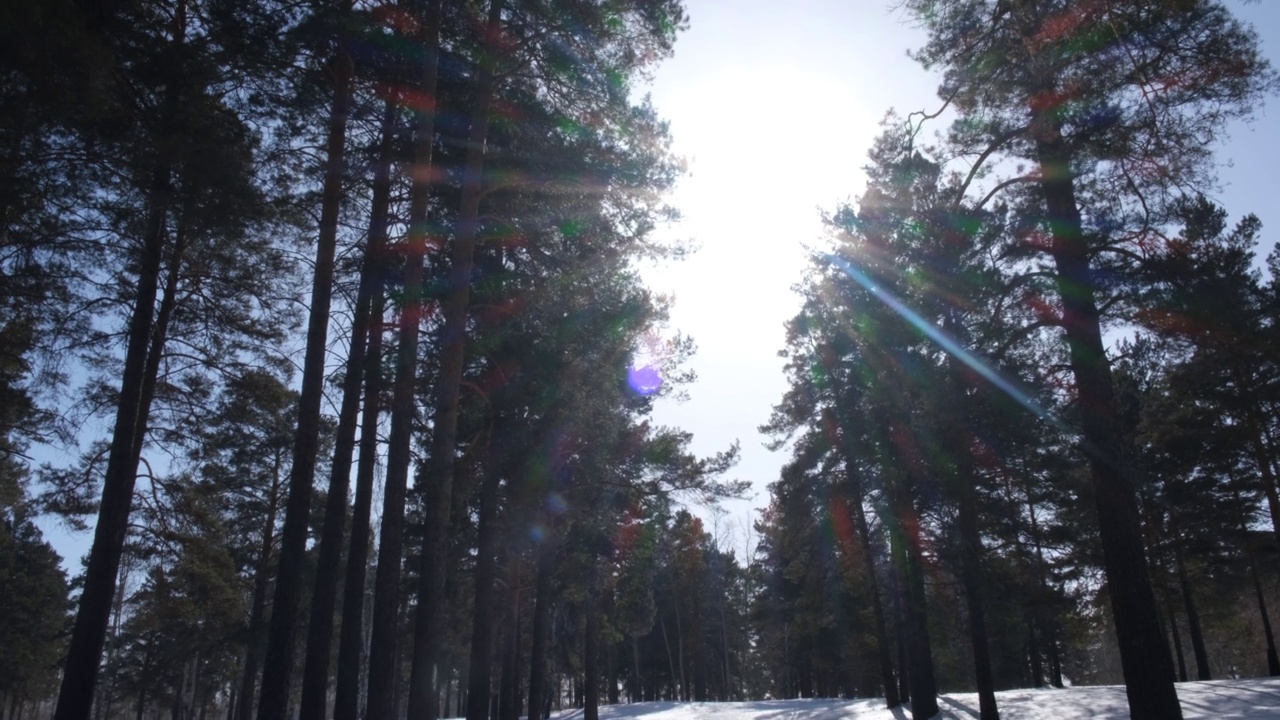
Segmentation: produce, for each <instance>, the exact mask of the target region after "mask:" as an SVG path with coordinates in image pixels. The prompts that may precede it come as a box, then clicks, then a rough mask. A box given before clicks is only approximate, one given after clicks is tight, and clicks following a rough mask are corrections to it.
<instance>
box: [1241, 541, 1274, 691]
mask: <svg viewBox="0 0 1280 720" xmlns="http://www.w3.org/2000/svg"><path fill="white" fill-rule="evenodd" d="M1246 542H1247V539H1246ZM1249 574H1250V575H1252V576H1253V592H1254V594H1255V595H1256V596H1257V598H1258V614H1259V615H1260V616H1261V617H1262V631H1263V633H1264V634H1265V635H1266V640H1267V674H1268V675H1270V676H1271V677H1276V676H1280V656H1278V655H1277V654H1276V640H1275V635H1273V634H1272V632H1271V616H1270V615H1269V614H1268V613H1267V601H1266V599H1265V597H1264V596H1263V593H1262V580H1261V578H1259V577H1258V559H1257V558H1256V557H1255V556H1254V554H1253V552H1252V551H1250V552H1249Z"/></svg>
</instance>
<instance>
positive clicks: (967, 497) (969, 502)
mask: <svg viewBox="0 0 1280 720" xmlns="http://www.w3.org/2000/svg"><path fill="white" fill-rule="evenodd" d="M946 329H947V330H948V331H949V332H950V334H951V336H952V337H958V336H959V334H960V328H959V322H957V321H956V319H955V317H954V316H950V317H948V318H947V321H946ZM948 372H949V374H950V376H951V377H950V380H951V383H950V384H951V401H952V403H953V413H952V417H951V418H950V420H951V423H950V427H949V428H948V430H947V432H948V434H949V436H950V438H949V439H950V443H949V444H950V445H951V454H952V462H953V464H954V467H953V477H952V483H951V485H952V488H953V491H952V494H953V495H954V497H955V500H956V515H957V520H956V522H957V524H958V525H959V526H960V527H959V529H960V575H961V582H962V584H963V585H964V596H965V601H966V606H967V608H968V611H969V639H970V643H971V644H972V646H973V672H974V683H975V685H976V686H977V689H978V708H979V709H978V714H979V718H980V720H1000V711H999V709H998V708H997V706H996V686H995V677H994V676H993V675H992V673H991V651H990V648H989V647H988V643H987V616H986V611H985V609H984V608H983V603H982V588H983V586H984V585H985V583H984V582H983V577H982V576H983V573H982V536H981V534H980V532H979V530H978V517H977V515H978V509H977V504H978V501H977V483H978V478H977V474H976V473H975V472H974V470H973V466H974V462H975V460H974V458H973V452H972V442H971V441H970V438H969V432H970V431H969V428H970V423H969V422H968V421H967V418H965V416H964V408H963V406H962V405H961V403H963V402H964V398H966V397H967V392H966V391H967V390H968V384H967V383H966V382H965V381H964V372H965V370H964V368H963V367H962V365H961V364H960V361H959V360H958V359H957V358H956V356H955V355H954V354H952V355H949V356H948ZM1034 634H1035V631H1034V628H1033V630H1032V636H1033V637H1034ZM1037 662H1038V659H1037ZM1039 682H1040V677H1039V673H1037V674H1036V683H1037V686H1039Z"/></svg>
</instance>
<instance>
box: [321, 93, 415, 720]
mask: <svg viewBox="0 0 1280 720" xmlns="http://www.w3.org/2000/svg"><path fill="white" fill-rule="evenodd" d="M382 122H383V131H382V138H381V147H380V153H379V158H378V162H377V166H376V169H375V177H374V186H373V192H374V197H373V200H372V206H371V209H370V219H369V225H370V228H369V229H370V232H369V239H368V242H367V244H366V246H365V256H364V262H363V263H362V267H361V270H360V284H359V288H358V290H357V291H356V307H355V315H354V316H353V318H352V322H351V341H350V348H349V350H348V353H347V366H346V368H345V373H344V376H343V382H342V405H341V407H340V409H339V412H338V427H337V432H336V437H335V440H334V450H333V462H332V464H331V466H330V473H329V494H328V497H327V498H326V501H325V515H324V527H323V529H322V531H321V535H320V543H319V550H318V553H319V557H318V558H317V560H316V579H315V588H314V590H313V592H312V596H311V620H310V623H309V625H308V632H307V652H306V662H305V664H304V666H303V670H302V699H301V703H300V705H299V708H298V713H299V714H298V717H299V720H323V718H324V715H325V703H326V700H327V697H328V693H329V656H330V652H331V649H332V642H333V615H334V600H335V598H336V597H337V592H338V575H339V572H340V570H341V567H340V565H341V562H342V541H343V535H344V533H345V529H346V528H345V526H346V518H347V491H348V489H349V487H350V478H351V462H352V458H353V456H354V454H355V440H356V421H357V415H358V414H359V412H360V386H361V384H362V383H361V380H362V376H363V374H364V371H365V364H366V363H365V356H366V352H367V349H368V344H369V343H368V336H369V327H370V324H371V319H370V318H371V316H370V308H371V306H372V305H373V294H374V292H377V293H379V294H381V292H382V287H381V282H380V281H379V280H378V279H377V278H378V276H379V273H380V270H381V268H382V267H383V265H384V261H383V259H382V255H383V253H384V252H385V249H384V244H385V242H386V223H387V218H386V216H387V206H388V203H389V199H390V189H391V188H390V162H391V160H390V151H391V148H390V147H389V146H390V143H391V142H392V138H391V136H390V135H391V133H392V132H393V131H394V123H395V113H394V109H393V106H392V104H391V103H390V102H388V103H387V108H386V111H385V113H384V115H383V121H382ZM375 226H377V227H375ZM377 324H379V325H380V323H377ZM379 332H381V328H379ZM361 590H362V594H363V588H362V589H361Z"/></svg>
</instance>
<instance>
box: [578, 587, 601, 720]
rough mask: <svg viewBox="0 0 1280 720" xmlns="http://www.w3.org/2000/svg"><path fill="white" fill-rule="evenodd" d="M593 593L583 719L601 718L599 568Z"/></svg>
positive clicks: (586, 647)
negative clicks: (597, 599) (597, 605)
mask: <svg viewBox="0 0 1280 720" xmlns="http://www.w3.org/2000/svg"><path fill="white" fill-rule="evenodd" d="M591 572H592V575H593V578H592V582H591V594H590V596H588V598H587V628H586V632H585V633H584V637H583V643H582V670H583V680H582V681H583V686H584V687H583V690H584V693H583V694H584V698H583V700H584V704H583V712H582V717H583V720H600V668H599V662H598V658H597V652H598V645H599V643H600V612H599V609H598V608H597V607H596V600H595V598H596V595H597V593H598V592H599V587H598V586H599V583H598V582H597V578H595V577H594V576H595V575H596V573H597V572H598V569H597V568H593V569H592V571H591Z"/></svg>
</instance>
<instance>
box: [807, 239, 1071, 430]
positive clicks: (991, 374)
mask: <svg viewBox="0 0 1280 720" xmlns="http://www.w3.org/2000/svg"><path fill="white" fill-rule="evenodd" d="M826 259H827V262H829V263H831V264H832V265H834V266H835V267H837V268H839V269H840V270H841V271H843V272H844V274H845V275H848V276H849V277H850V278H851V279H852V280H853V281H854V282H856V283H858V284H859V285H861V286H862V287H864V288H866V290H867V292H870V293H871V294H872V295H874V296H875V297H876V299H877V300H879V301H880V302H882V303H884V304H885V305H886V306H888V307H889V309H890V310H893V311H894V312H895V313H897V314H898V315H900V316H901V317H902V318H903V319H904V320H906V321H907V322H909V323H911V324H912V325H914V326H915V327H916V329H918V330H919V331H920V332H922V333H924V334H925V336H926V337H928V338H929V339H931V340H933V341H934V342H936V343H938V345H940V346H941V347H942V349H943V350H946V351H947V352H948V353H951V354H952V355H954V356H955V357H956V359H957V360H959V361H960V362H962V363H964V364H965V365H967V366H969V368H970V369H972V370H973V371H974V372H976V373H978V374H979V375H981V376H982V377H983V378H985V379H986V380H987V382H989V383H991V384H992V385H994V386H996V387H997V388H999V389H1000V390H1001V391H1003V392H1004V393H1005V394H1006V395H1008V396H1009V397H1010V398H1012V399H1013V400H1014V402H1016V403H1018V404H1019V405H1021V406H1022V407H1024V408H1026V409H1027V410H1029V411H1031V412H1032V413H1034V414H1035V415H1037V416H1039V417H1041V418H1043V419H1044V420H1046V421H1047V422H1049V423H1050V424H1052V425H1054V426H1055V427H1058V428H1060V429H1066V426H1065V425H1064V424H1063V422H1062V421H1061V420H1059V419H1058V418H1057V417H1056V416H1055V415H1053V413H1050V412H1049V411H1048V410H1046V409H1044V408H1042V407H1040V404H1039V403H1037V402H1036V401H1035V400H1034V399H1032V398H1031V396H1030V395H1027V394H1026V393H1025V392H1023V391H1022V390H1021V389H1019V388H1018V387H1017V386H1016V385H1014V384H1013V383H1012V382H1010V381H1009V380H1008V379H1006V378H1005V377H1004V376H1002V375H1001V374H1000V373H999V372H997V371H996V369H995V368H993V367H991V366H990V365H988V364H987V363H986V361H984V360H982V359H981V358H979V357H978V356H976V355H974V354H973V353H971V352H969V351H968V350H966V349H965V348H964V347H963V346H962V345H960V343H958V342H956V341H955V340H953V339H952V338H951V337H950V336H949V335H947V334H946V333H945V332H943V331H942V330H941V329H940V328H938V327H937V326H936V325H934V324H933V323H931V322H929V321H928V320H926V319H924V318H923V317H921V316H920V315H919V314H918V313H916V312H915V311H914V310H912V309H911V308H909V307H907V306H906V305H905V304H904V303H903V302H902V301H901V300H899V299H898V298H896V297H894V296H893V295H892V294H890V293H889V292H888V291H887V290H885V289H884V288H882V287H880V286H879V285H877V284H876V283H875V281H874V280H872V279H871V278H870V277H868V276H867V274H866V273H864V272H862V271H861V270H859V269H858V268H856V267H854V266H853V265H852V264H850V263H849V262H848V261H847V260H845V259H844V258H842V257H840V256H839V255H835V254H828V255H827V256H826Z"/></svg>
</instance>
